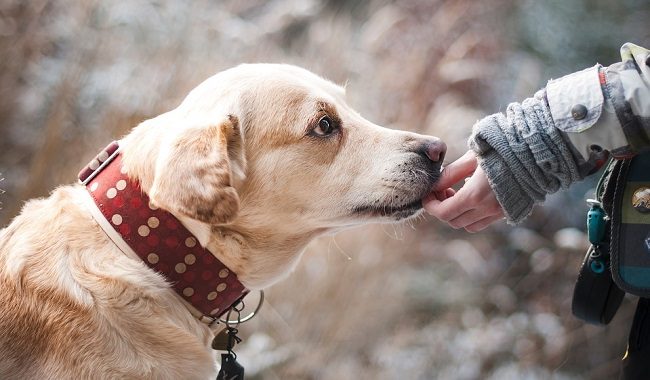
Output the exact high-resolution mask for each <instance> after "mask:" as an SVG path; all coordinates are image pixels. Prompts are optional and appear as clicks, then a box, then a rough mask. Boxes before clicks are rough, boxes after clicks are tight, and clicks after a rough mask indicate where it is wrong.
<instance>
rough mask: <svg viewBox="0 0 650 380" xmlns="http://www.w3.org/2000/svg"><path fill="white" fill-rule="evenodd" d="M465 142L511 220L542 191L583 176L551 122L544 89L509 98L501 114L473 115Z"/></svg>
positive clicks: (520, 215)
mask: <svg viewBox="0 0 650 380" xmlns="http://www.w3.org/2000/svg"><path fill="white" fill-rule="evenodd" d="M469 145H470V148H471V149H472V150H473V151H474V152H475V153H476V154H477V155H478V157H479V161H480V165H481V168H482V169H483V170H484V171H485V173H486V175H487V177H488V180H489V182H490V185H491V187H492V189H493V190H494V192H495V194H496V197H497V200H498V201H499V204H501V207H502V208H503V210H504V212H505V215H506V219H507V220H508V222H509V223H512V224H516V223H519V222H521V221H522V220H524V219H525V218H526V217H527V216H528V215H529V214H530V212H531V211H532V209H533V206H534V205H535V203H539V202H542V201H544V199H545V198H546V194H551V193H554V192H556V191H558V190H559V189H561V188H566V187H568V186H569V185H570V184H572V183H573V182H576V181H579V180H581V179H582V178H583V177H584V173H583V171H582V170H580V168H579V163H578V158H577V157H576V156H575V154H574V153H575V150H573V148H572V146H571V145H570V143H567V140H565V136H564V135H563V134H562V132H561V131H560V130H558V129H557V128H555V125H554V123H553V118H552V117H551V112H550V110H549V107H548V104H547V102H546V100H545V98H544V92H543V90H542V91H539V92H538V93H537V94H535V96H534V97H533V98H528V99H526V100H524V101H523V102H522V103H521V104H519V103H512V104H510V105H509V106H508V108H507V110H506V113H505V115H504V114H501V113H498V114H494V115H490V116H488V117H486V118H484V119H482V120H480V121H478V122H477V123H476V124H475V125H474V129H473V132H472V136H471V137H470V139H469Z"/></svg>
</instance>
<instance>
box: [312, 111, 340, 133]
mask: <svg viewBox="0 0 650 380" xmlns="http://www.w3.org/2000/svg"><path fill="white" fill-rule="evenodd" d="M336 129H337V126H336V125H335V124H334V121H333V120H332V118H331V117H329V116H323V117H321V118H320V120H318V125H317V126H316V128H314V134H316V135H318V136H327V135H331V134H332V133H334V132H335V131H336Z"/></svg>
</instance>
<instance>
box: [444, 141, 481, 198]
mask: <svg viewBox="0 0 650 380" xmlns="http://www.w3.org/2000/svg"><path fill="white" fill-rule="evenodd" d="M477 166H478V160H477V159H476V155H475V154H474V152H473V151H471V150H469V151H467V152H466V153H465V154H464V155H463V156H462V157H460V158H459V159H457V160H456V161H454V162H452V163H451V164H449V165H447V166H446V167H445V168H444V169H443V170H442V173H441V174H440V179H439V180H438V182H436V184H435V185H434V187H433V189H434V190H441V189H446V188H449V187H451V186H452V185H454V184H455V183H457V182H460V181H461V180H463V179H465V178H467V177H469V176H470V175H471V174H472V173H474V171H475V170H476V167H477Z"/></svg>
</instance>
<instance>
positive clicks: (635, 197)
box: [632, 187, 650, 214]
mask: <svg viewBox="0 0 650 380" xmlns="http://www.w3.org/2000/svg"><path fill="white" fill-rule="evenodd" d="M632 206H633V207H634V209H635V210H637V211H638V212H641V213H643V214H647V213H650V187H639V188H638V189H636V190H635V191H634V194H632Z"/></svg>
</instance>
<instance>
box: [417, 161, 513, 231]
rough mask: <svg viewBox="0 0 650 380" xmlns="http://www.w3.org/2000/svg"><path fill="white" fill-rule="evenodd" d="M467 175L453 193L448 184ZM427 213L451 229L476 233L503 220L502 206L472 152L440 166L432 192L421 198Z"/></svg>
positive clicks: (456, 181)
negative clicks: (438, 175)
mask: <svg viewBox="0 0 650 380" xmlns="http://www.w3.org/2000/svg"><path fill="white" fill-rule="evenodd" d="M468 176H470V177H469V178H468V179H467V180H466V182H465V184H464V185H463V187H461V188H460V189H459V190H458V191H457V192H456V191H454V189H452V188H451V186H452V185H454V184H456V183H458V182H460V181H461V180H463V179H465V178H467V177H468ZM422 206H423V207H424V209H425V210H426V212H428V213H429V214H431V215H433V216H435V217H436V218H438V219H440V220H442V221H444V222H447V224H449V225H450V226H451V227H453V228H464V229H465V230H466V231H467V232H478V231H481V230H483V229H484V228H486V227H487V226H489V225H490V224H492V223H494V222H496V221H498V220H501V219H503V217H504V214H503V209H502V208H501V205H499V202H498V201H497V198H496V195H495V194H494V192H493V191H492V188H491V187H490V183H489V182H488V179H487V176H486V175H485V172H483V169H481V167H480V165H478V160H477V159H476V155H475V154H474V152H472V151H468V152H467V153H465V154H464V155H463V156H462V157H461V158H459V159H458V160H456V161H454V162H452V163H451V164H449V165H448V166H447V167H446V168H444V169H443V171H442V175H441V177H440V180H439V181H438V183H436V185H435V187H434V189H433V191H432V192H431V193H430V194H429V195H428V196H426V197H425V198H424V199H423V200H422Z"/></svg>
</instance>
